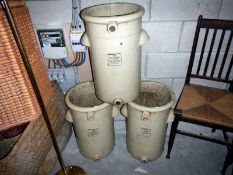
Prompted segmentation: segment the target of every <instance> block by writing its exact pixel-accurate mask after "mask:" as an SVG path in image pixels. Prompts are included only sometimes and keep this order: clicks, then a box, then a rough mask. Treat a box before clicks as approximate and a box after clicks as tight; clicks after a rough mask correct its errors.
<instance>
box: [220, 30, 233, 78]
mask: <svg viewBox="0 0 233 175" xmlns="http://www.w3.org/2000/svg"><path fill="white" fill-rule="evenodd" d="M232 36H233V30H232V31H231V34H230V37H229V39H228V42H227V47H226V51H225V53H224V56H223V60H222V64H221V67H220V71H219V74H218V78H221V76H222V72H223V68H224V65H225V62H226V59H227V55H228V52H229V49H230V45H231V41H232Z"/></svg>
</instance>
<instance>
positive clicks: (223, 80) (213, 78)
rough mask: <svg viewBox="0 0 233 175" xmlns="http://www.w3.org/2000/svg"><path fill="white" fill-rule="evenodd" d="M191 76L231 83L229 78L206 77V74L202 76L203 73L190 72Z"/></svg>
mask: <svg viewBox="0 0 233 175" xmlns="http://www.w3.org/2000/svg"><path fill="white" fill-rule="evenodd" d="M191 77H193V78H200V79H206V80H212V81H217V82H223V83H231V81H230V80H225V79H219V78H215V77H207V76H203V75H196V74H191Z"/></svg>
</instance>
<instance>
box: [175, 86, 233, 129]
mask: <svg viewBox="0 0 233 175" xmlns="http://www.w3.org/2000/svg"><path fill="white" fill-rule="evenodd" d="M176 109H179V110H181V111H182V117H183V118H187V119H192V120H197V121H201V122H205V123H208V124H214V125H219V126H225V127H228V128H233V93H231V92H228V91H226V90H222V89H216V88H211V87H205V86H200V85H191V84H190V85H185V86H184V89H183V92H182V94H181V97H180V100H179V102H178V104H177V107H176Z"/></svg>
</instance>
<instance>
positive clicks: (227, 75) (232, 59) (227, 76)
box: [225, 54, 233, 80]
mask: <svg viewBox="0 0 233 175" xmlns="http://www.w3.org/2000/svg"><path fill="white" fill-rule="evenodd" d="M232 66H233V54H232V56H231V62H230V65H229V67H228V69H227V74H226V77H225V80H228V79H229V75H230V73H231V70H232Z"/></svg>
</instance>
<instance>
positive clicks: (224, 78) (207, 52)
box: [185, 15, 233, 91]
mask: <svg viewBox="0 0 233 175" xmlns="http://www.w3.org/2000/svg"><path fill="white" fill-rule="evenodd" d="M232 36H233V21H229V20H218V19H204V18H202V16H201V15H200V16H199V18H198V22H197V26H196V32H195V35H194V41H193V46H192V51H191V56H190V61H189V66H188V71H187V75H186V80H185V84H189V83H190V78H199V79H206V80H213V81H218V82H224V83H229V84H230V86H229V90H231V91H232V89H233V86H232V84H233V68H232V67H233V52H232V51H233V42H232Z"/></svg>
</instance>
